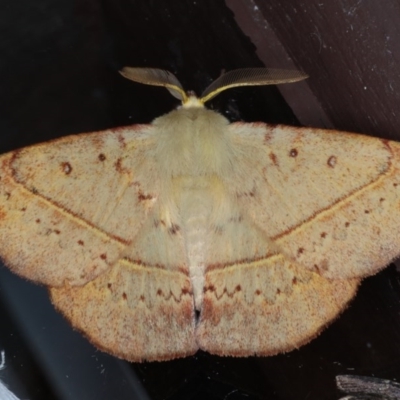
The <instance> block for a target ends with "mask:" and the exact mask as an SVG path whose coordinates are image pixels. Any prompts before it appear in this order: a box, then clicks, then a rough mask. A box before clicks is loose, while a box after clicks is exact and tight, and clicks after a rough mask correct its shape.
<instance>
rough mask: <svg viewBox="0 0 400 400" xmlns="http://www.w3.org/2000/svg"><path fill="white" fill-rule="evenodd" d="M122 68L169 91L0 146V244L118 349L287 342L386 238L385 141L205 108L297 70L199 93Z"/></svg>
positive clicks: (389, 190) (326, 313)
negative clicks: (106, 126) (95, 121)
mask: <svg viewBox="0 0 400 400" xmlns="http://www.w3.org/2000/svg"><path fill="white" fill-rule="evenodd" d="M122 75H124V76H125V77H127V78H128V79H131V80H134V81H138V82H142V83H146V84H150V85H160V86H164V87H166V88H168V89H169V90H170V91H171V93H172V94H173V95H175V96H177V97H178V98H180V99H181V100H182V106H181V107H180V108H178V109H177V110H174V111H172V112H170V113H169V114H166V115H164V116H162V117H159V118H157V119H156V120H154V121H153V122H152V123H151V124H149V125H134V126H129V127H124V128H118V129H110V130H106V131H102V132H95V133H87V134H82V135H79V136H69V137H65V138H62V139H59V140H55V141H52V142H50V143H44V144H38V145H35V146H32V147H27V148H23V149H20V150H16V151H13V152H10V153H8V154H4V155H2V156H1V157H0V255H1V257H2V258H3V260H4V262H5V263H6V264H7V265H8V266H9V267H10V269H11V270H12V271H14V272H15V273H17V274H19V275H21V276H23V277H26V278H28V279H31V280H33V281H35V282H38V283H41V284H44V285H47V286H48V287H49V290H50V295H51V299H52V302H53V303H54V305H55V307H56V308H57V309H58V310H60V311H61V312H62V313H63V314H64V315H65V316H66V317H67V318H68V320H69V321H70V322H71V324H72V325H73V326H74V327H75V328H77V329H79V330H80V331H82V332H83V333H84V334H85V335H86V336H87V337H88V338H89V339H90V341H92V342H93V343H94V344H95V345H96V346H98V347H99V348H101V349H103V350H105V351H107V352H109V353H111V354H114V355H116V356H118V357H121V358H125V359H127V360H132V361H143V360H168V359H173V358H176V357H184V356H187V355H190V354H193V353H195V352H196V351H197V350H198V349H202V350H204V351H208V352H210V353H214V354H218V355H223V356H228V355H229V356H250V355H259V356H268V355H273V354H277V353H280V352H285V351H290V350H292V349H295V348H298V347H299V346H301V345H303V344H305V343H307V342H308V341H310V340H311V339H312V338H314V337H315V336H316V335H318V334H319V333H320V332H321V330H322V329H323V328H324V327H325V326H326V325H327V324H328V323H329V322H330V321H332V320H333V319H334V318H335V317H336V316H337V315H338V314H339V313H340V312H341V311H342V310H343V309H344V308H345V307H346V305H347V304H348V302H349V300H350V299H351V298H352V297H353V296H354V294H355V292H356V290H357V286H358V284H359V282H360V280H361V278H363V277H365V276H368V275H372V274H374V273H376V272H377V271H379V270H380V269H382V268H384V267H385V266H386V265H387V264H388V263H389V262H390V261H391V260H392V259H393V258H394V257H396V256H397V255H398V254H399V253H400V239H399V238H400V174H399V168H400V144H399V143H396V142H391V141H387V140H381V139H378V138H372V137H367V136H363V135H356V134H351V133H343V132H337V131H328V130H321V129H312V128H293V127H289V126H269V125H267V124H264V123H232V124H230V123H229V122H228V120H227V119H226V118H225V117H223V116H222V115H220V114H218V113H216V112H214V111H211V110H207V109H206V108H204V103H205V102H206V101H207V100H209V99H210V98H211V97H213V96H215V95H216V94H218V93H219V92H220V91H222V90H225V89H227V88H230V87H234V86H241V85H265V84H276V83H286V82H295V81H297V80H300V79H303V78H305V75H303V74H301V73H298V72H293V71H278V70H270V69H261V70H260V69H255V70H254V69H251V70H238V71H232V72H231V73H228V74H225V75H223V76H222V77H221V78H219V79H218V80H217V81H216V82H214V83H213V84H212V85H211V86H210V87H209V88H208V89H207V90H206V91H205V93H204V94H203V97H202V98H201V99H197V98H196V97H194V96H191V95H190V96H188V95H187V94H186V93H185V92H184V91H183V89H182V87H181V85H180V84H179V82H178V80H177V79H176V78H175V77H174V76H173V75H172V74H170V73H169V72H166V71H161V70H155V69H135V68H124V69H123V71H122Z"/></svg>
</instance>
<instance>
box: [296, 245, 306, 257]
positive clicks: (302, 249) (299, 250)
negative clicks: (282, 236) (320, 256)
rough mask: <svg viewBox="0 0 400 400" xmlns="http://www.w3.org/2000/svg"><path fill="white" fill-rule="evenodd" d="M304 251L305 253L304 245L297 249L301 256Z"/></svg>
mask: <svg viewBox="0 0 400 400" xmlns="http://www.w3.org/2000/svg"><path fill="white" fill-rule="evenodd" d="M303 253H304V247H299V248H298V249H297V255H298V256H299V255H300V254H303Z"/></svg>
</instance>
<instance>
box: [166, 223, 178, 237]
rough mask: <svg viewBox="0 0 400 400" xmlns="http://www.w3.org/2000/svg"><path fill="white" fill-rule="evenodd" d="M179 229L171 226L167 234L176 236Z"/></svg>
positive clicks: (176, 226) (173, 225) (174, 225)
mask: <svg viewBox="0 0 400 400" xmlns="http://www.w3.org/2000/svg"><path fill="white" fill-rule="evenodd" d="M180 229H181V228H180V227H179V225H176V224H172V225H171V226H170V228H169V229H168V232H169V233H170V234H171V235H176V234H177V233H178V232H179V230H180Z"/></svg>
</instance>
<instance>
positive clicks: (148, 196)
mask: <svg viewBox="0 0 400 400" xmlns="http://www.w3.org/2000/svg"><path fill="white" fill-rule="evenodd" d="M138 199H139V201H144V200H153V196H152V195H151V194H144V193H143V192H142V191H141V190H139V193H138Z"/></svg>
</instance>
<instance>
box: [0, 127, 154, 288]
mask: <svg viewBox="0 0 400 400" xmlns="http://www.w3.org/2000/svg"><path fill="white" fill-rule="evenodd" d="M151 129H152V128H151V127H150V126H136V127H131V128H125V129H124V128H122V129H118V130H115V131H114V130H109V131H103V132H95V133H90V134H84V135H79V136H69V137H66V138H63V139H60V140H55V141H52V142H49V143H44V144H40V145H36V146H32V147H27V148H24V149H21V150H17V151H14V152H11V153H8V154H5V155H3V156H1V157H0V255H1V257H2V258H3V260H4V261H5V263H6V264H7V265H8V266H9V267H10V268H11V270H13V271H14V272H16V273H18V274H20V275H22V276H24V277H26V278H29V279H32V280H35V281H39V282H41V283H44V284H47V285H52V286H59V285H62V284H64V283H69V284H72V285H81V284H83V283H86V282H88V281H90V280H91V279H93V278H94V277H96V276H98V275H99V274H101V273H102V272H104V271H105V270H107V269H108V268H109V267H110V266H111V265H112V264H113V263H114V262H115V261H117V260H118V258H119V256H120V254H121V252H122V251H123V249H124V248H125V247H126V246H127V245H129V244H130V243H131V241H132V239H133V238H134V237H135V236H136V235H137V233H138V231H139V229H140V227H141V225H142V224H143V222H144V221H145V219H146V218H147V214H148V211H149V209H151V207H152V206H153V204H154V203H155V202H156V198H157V193H156V190H155V189H154V190H153V189H150V190H151V193H150V192H148V191H146V190H144V189H143V187H142V185H145V186H146V185H147V186H146V187H147V188H149V187H153V188H155V186H154V185H156V184H157V181H156V178H155V177H151V176H150V182H152V183H154V185H153V186H152V185H151V184H149V183H148V181H147V179H149V177H144V174H145V172H144V171H145V169H146V167H142V168H139V167H138V166H140V165H145V166H147V168H148V169H149V170H151V160H145V159H144V155H145V154H146V152H145V151H144V150H146V148H147V147H149V146H151V142H152V130H151Z"/></svg>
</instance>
